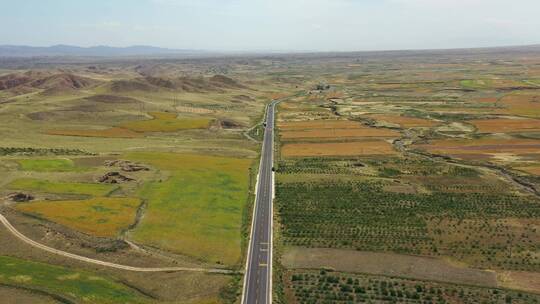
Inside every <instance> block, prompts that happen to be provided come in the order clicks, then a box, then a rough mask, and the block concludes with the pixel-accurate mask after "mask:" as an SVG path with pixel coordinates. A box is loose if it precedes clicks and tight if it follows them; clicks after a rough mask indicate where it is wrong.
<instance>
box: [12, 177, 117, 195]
mask: <svg viewBox="0 0 540 304" xmlns="http://www.w3.org/2000/svg"><path fill="white" fill-rule="evenodd" d="M7 188H8V189H13V190H26V191H37V192H44V193H55V194H81V195H89V196H106V195H108V194H109V193H111V192H112V191H114V190H115V189H117V186H113V185H104V184H92V183H68V182H51V181H46V180H41V179H34V178H21V179H17V180H14V181H13V182H11V183H9V184H8V185H7Z"/></svg>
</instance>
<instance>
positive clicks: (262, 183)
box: [242, 101, 278, 304]
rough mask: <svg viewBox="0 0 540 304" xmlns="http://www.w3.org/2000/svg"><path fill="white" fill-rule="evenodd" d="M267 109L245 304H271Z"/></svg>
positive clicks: (270, 112)
mask: <svg viewBox="0 0 540 304" xmlns="http://www.w3.org/2000/svg"><path fill="white" fill-rule="evenodd" d="M277 102H278V101H273V102H272V103H270V104H269V105H268V107H267V111H266V120H265V123H266V127H265V128H264V139H263V144H262V151H261V162H260V167H259V175H258V178H257V190H256V198H255V206H254V207H253V209H254V210H253V222H252V226H251V235H250V240H249V248H248V256H247V261H246V272H245V277H244V289H243V292H242V304H267V303H272V201H273V197H274V174H273V171H272V166H273V162H274V108H275V105H276V104H277Z"/></svg>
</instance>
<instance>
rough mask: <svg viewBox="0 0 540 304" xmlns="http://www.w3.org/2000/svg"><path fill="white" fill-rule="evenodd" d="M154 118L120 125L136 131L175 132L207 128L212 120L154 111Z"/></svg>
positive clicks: (152, 114)
mask: <svg viewBox="0 0 540 304" xmlns="http://www.w3.org/2000/svg"><path fill="white" fill-rule="evenodd" d="M149 114H150V115H151V116H152V117H153V119H150V120H142V121H131V122H127V123H123V124H121V125H120V127H121V128H125V129H129V130H131V131H135V132H174V131H179V130H187V129H206V128H208V126H209V125H210V122H211V121H212V120H211V119H209V118H189V119H188V118H185V119H177V118H176V114H173V113H163V112H152V113H149Z"/></svg>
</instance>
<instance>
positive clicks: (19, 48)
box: [0, 45, 209, 57]
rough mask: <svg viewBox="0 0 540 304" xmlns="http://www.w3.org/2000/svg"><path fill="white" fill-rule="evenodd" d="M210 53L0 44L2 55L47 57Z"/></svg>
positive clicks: (130, 48)
mask: <svg viewBox="0 0 540 304" xmlns="http://www.w3.org/2000/svg"><path fill="white" fill-rule="evenodd" d="M203 54H209V52H206V51H201V50H177V49H166V48H159V47H153V46H145V45H136V46H129V47H110V46H93V47H79V46H72V45H54V46H48V47H35V46H24V45H0V57H45V56H84V57H118V56H152V55H159V56H164V55H184V56H195V55H203Z"/></svg>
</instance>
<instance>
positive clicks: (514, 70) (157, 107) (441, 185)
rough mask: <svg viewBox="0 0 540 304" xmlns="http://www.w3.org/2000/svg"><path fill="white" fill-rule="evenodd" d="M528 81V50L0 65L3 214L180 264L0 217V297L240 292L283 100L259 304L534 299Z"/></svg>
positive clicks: (534, 87)
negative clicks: (266, 282) (1, 222)
mask: <svg viewBox="0 0 540 304" xmlns="http://www.w3.org/2000/svg"><path fill="white" fill-rule="evenodd" d="M538 79H540V56H538V52H537V51H534V50H531V49H529V48H518V49H514V48H508V49H482V50H455V51H407V52H398V51H396V52H386V53H381V54H380V53H377V52H373V53H339V54H337V53H336V54H334V53H328V54H309V55H305V54H295V55H294V56H290V55H284V54H269V55H266V56H260V57H259V56H252V57H251V56H243V55H238V56H232V57H223V58H221V57H219V56H217V57H215V58H198V57H193V58H184V59H183V58H172V57H171V58H168V57H167V58H159V59H158V58H144V59H140V58H135V57H133V58H132V57H126V58H117V59H114V58H109V59H107V60H105V59H100V58H83V57H81V58H67V57H66V58H61V59H60V58H32V59H30V58H21V59H20V60H17V61H14V62H12V61H10V60H6V61H2V60H0V121H1V123H0V137H1V138H2V144H1V147H0V177H1V178H0V213H1V214H2V216H4V217H5V218H6V219H7V220H9V222H10V223H11V224H12V225H13V227H14V228H15V229H17V231H19V232H20V233H21V234H23V235H25V236H26V237H28V238H29V239H31V240H33V241H35V242H38V243H40V244H43V245H46V246H49V247H52V248H55V249H58V250H62V251H65V252H68V253H73V254H77V255H81V256H85V257H89V258H92V259H96V260H101V261H104V262H113V263H117V264H120V265H128V266H137V267H142V268H145V267H152V268H165V267H166V268H167V269H169V267H182V268H183V269H187V270H186V271H177V272H174V271H165V272H158V273H146V272H144V273H139V272H131V271H124V270H120V269H114V268H110V267H105V266H100V265H92V264H88V263H85V262H83V261H77V260H73V259H69V258H66V257H65V256H60V255H55V254H51V253H47V252H44V251H43V250H40V249H39V248H37V247H32V246H30V245H29V244H27V243H25V242H22V241H21V240H20V239H19V238H17V237H16V235H14V234H13V233H10V231H8V230H6V229H3V228H2V229H0V256H2V258H0V268H2V267H3V269H2V271H0V285H2V286H0V295H3V294H4V293H5V294H7V295H16V296H17V297H20V299H23V298H24V299H26V298H28V297H30V298H32V297H33V298H32V299H38V298H39V299H40V300H41V299H49V298H50V299H52V301H56V300H54V299H56V298H54V297H55V296H56V297H60V298H62V299H65V300H66V301H68V302H69V301H71V302H75V303H139V302H140V303H146V302H149V303H188V304H203V303H212V304H232V303H238V302H239V300H240V294H241V290H242V283H243V282H242V275H241V274H242V272H243V271H244V265H245V258H246V251H247V240H248V236H249V232H250V223H251V218H250V217H251V216H252V214H253V213H252V211H253V209H252V208H253V201H254V195H255V193H254V185H255V182H256V180H257V177H256V173H257V169H258V168H257V165H258V163H259V162H258V159H259V151H260V149H261V140H262V136H263V131H264V127H265V126H264V124H263V123H262V120H263V117H264V109H265V107H266V105H267V104H268V103H269V102H270V101H271V100H272V99H279V100H280V103H279V104H278V106H277V110H276V124H275V125H276V136H275V151H274V152H275V153H274V155H275V163H274V164H273V167H274V168H273V170H274V173H275V186H276V188H275V200H274V209H273V210H274V214H273V215H274V223H273V224H274V226H273V227H274V231H273V232H274V243H273V245H274V251H273V257H274V263H273V275H274V281H273V283H272V284H273V290H274V294H273V301H274V302H275V303H277V304H285V303H350V302H353V303H363V302H365V303H422V304H427V303H456V304H457V303H475V304H476V303H482V304H483V303H501V304H502V303H505V304H506V303H537V302H538V301H539V300H540V299H538V296H537V295H538V294H539V293H540V254H539V252H540V246H539V244H540V235H539V233H538V231H539V229H540V196H539V194H538V193H539V191H540V123H539V121H540V120H539V119H540V107H539V105H540V102H539V101H540V90H539V87H538V83H539V82H538ZM13 265H15V267H17V268H18V269H19V270H18V272H17V271H16V270H15V269H14V268H10V267H12V266H13ZM263 266H264V265H262V266H261V267H263ZM201 269H204V270H216V269H220V270H224V269H225V270H230V273H220V274H216V273H211V274H209V273H204V272H199V270H201ZM193 270H197V271H193ZM29 293H30V294H29ZM36 297H37V298H36ZM35 301H38V300H35Z"/></svg>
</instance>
